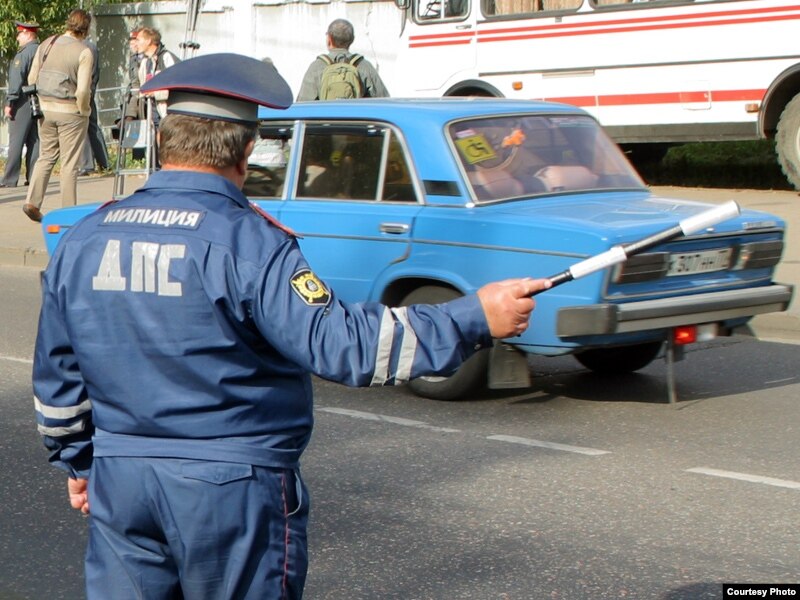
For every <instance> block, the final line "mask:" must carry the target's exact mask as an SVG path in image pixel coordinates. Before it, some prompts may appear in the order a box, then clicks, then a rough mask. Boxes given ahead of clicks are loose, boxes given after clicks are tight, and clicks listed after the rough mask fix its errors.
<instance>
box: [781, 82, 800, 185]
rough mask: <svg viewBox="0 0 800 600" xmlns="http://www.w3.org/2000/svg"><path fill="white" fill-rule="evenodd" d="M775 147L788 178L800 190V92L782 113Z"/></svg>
mask: <svg viewBox="0 0 800 600" xmlns="http://www.w3.org/2000/svg"><path fill="white" fill-rule="evenodd" d="M775 149H776V150H777V152H778V162H779V163H780V165H781V169H782V170H783V174H784V175H786V179H788V180H789V183H791V184H792V185H793V186H794V187H795V189H797V190H800V94H798V95H797V96H795V97H794V98H792V100H791V101H790V102H789V104H787V105H786V108H784V109H783V112H782V113H781V118H780V120H779V121H778V133H777V134H776V135H775Z"/></svg>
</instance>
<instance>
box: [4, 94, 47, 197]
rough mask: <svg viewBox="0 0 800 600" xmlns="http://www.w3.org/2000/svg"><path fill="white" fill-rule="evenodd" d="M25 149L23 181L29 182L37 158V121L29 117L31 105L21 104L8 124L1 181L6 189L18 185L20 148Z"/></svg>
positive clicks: (20, 164) (20, 166)
mask: <svg viewBox="0 0 800 600" xmlns="http://www.w3.org/2000/svg"><path fill="white" fill-rule="evenodd" d="M23 146H24V147H25V181H30V179H31V172H32V171H33V167H34V165H35V164H36V159H37V158H38V156H39V131H38V120H37V119H34V118H32V117H31V105H30V103H29V102H23V103H22V104H20V106H19V107H18V108H17V110H16V112H15V113H14V120H13V121H9V122H8V157H7V159H6V168H5V171H4V172H3V180H2V181H0V183H2V184H3V185H4V186H6V187H16V186H17V185H19V175H20V171H21V169H22V148H23Z"/></svg>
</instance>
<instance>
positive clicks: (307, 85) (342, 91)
mask: <svg viewBox="0 0 800 600" xmlns="http://www.w3.org/2000/svg"><path fill="white" fill-rule="evenodd" d="M325 38H326V41H327V44H328V53H327V54H320V55H319V56H318V57H317V58H315V59H314V62H312V63H311V65H309V67H308V70H307V71H306V74H305V76H304V77H303V83H302V84H301V85H300V92H299V93H298V94H297V101H298V102H300V101H303V100H338V99H352V98H385V97H388V96H389V90H387V89H386V86H385V85H384V84H383V81H382V80H381V77H380V75H378V72H377V71H376V70H375V67H373V66H372V64H371V63H370V62H369V61H368V60H367V59H366V58H364V57H363V56H361V55H360V54H353V53H351V52H350V45H351V44H352V43H353V39H354V38H355V33H354V31H353V24H352V23H350V21H346V20H344V19H336V20H335V21H333V22H332V23H331V24H330V25H328V31H327V33H326V34H325Z"/></svg>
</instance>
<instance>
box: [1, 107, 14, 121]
mask: <svg viewBox="0 0 800 600" xmlns="http://www.w3.org/2000/svg"><path fill="white" fill-rule="evenodd" d="M3 113H4V114H5V115H6V119H8V120H9V121H13V120H14V111H13V110H12V109H11V107H10V106H6V107H5V110H4V111H3Z"/></svg>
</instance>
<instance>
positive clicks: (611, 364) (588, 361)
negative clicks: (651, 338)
mask: <svg viewBox="0 0 800 600" xmlns="http://www.w3.org/2000/svg"><path fill="white" fill-rule="evenodd" d="M663 345H664V342H647V343H645V344H635V345H633V346H615V347H612V348H593V349H591V350H584V351H583V352H580V353H578V354H575V359H576V360H577V361H578V362H579V363H581V364H582V365H583V366H584V367H586V368H587V369H590V370H592V371H594V372H595V373H602V374H606V375H620V374H623V373H632V372H633V371H638V370H639V369H643V368H645V367H646V366H647V365H649V364H650V363H651V362H653V361H654V360H655V358H656V357H657V356H658V353H659V352H660V351H661V346H663Z"/></svg>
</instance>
